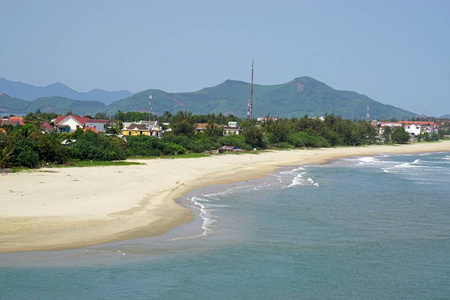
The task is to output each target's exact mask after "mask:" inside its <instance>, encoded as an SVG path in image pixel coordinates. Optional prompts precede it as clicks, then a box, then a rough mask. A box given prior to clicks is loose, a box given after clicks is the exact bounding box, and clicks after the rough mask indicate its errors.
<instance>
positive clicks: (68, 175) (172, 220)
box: [0, 141, 450, 252]
mask: <svg viewBox="0 0 450 300" xmlns="http://www.w3.org/2000/svg"><path fill="white" fill-rule="evenodd" d="M440 151H446V152H448V151H450V141H443V142H436V143H417V144H412V145H402V146H367V147H342V148H326V149H315V150H290V151H268V152H263V153H259V154H230V155H220V156H210V157H203V158H193V159H152V160H137V161H138V162H140V163H142V164H140V165H130V166H109V167H88V168H61V169H59V168H58V169H50V168H49V169H40V170H35V171H32V172H21V173H9V174H3V175H0V191H1V197H0V252H20V251H40V250H61V249H72V248H82V247H87V246H91V245H95V244H101V243H106V242H112V241H118V240H126V239H133V238H139V237H150V236H155V235H160V234H162V233H164V232H167V231H169V230H171V229H172V228H174V227H177V226H180V225H182V224H184V223H187V222H189V221H191V220H193V217H194V216H193V214H192V213H191V212H190V211H189V210H188V209H187V208H185V207H183V206H181V205H179V204H178V203H176V202H175V200H176V199H177V198H179V197H181V196H182V195H184V194H185V193H187V192H188V191H191V190H194V189H198V188H201V187H205V186H209V185H215V184H224V183H232V182H238V181H243V180H249V179H255V178H260V177H264V176H266V175H268V174H270V173H272V172H273V171H274V170H275V169H276V168H279V167H283V166H288V165H305V164H316V163H325V162H327V161H329V160H333V159H337V158H342V157H349V156H373V155H377V154H380V153H393V154H395V153H419V152H440Z"/></svg>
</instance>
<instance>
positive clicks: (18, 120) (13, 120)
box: [1, 117, 25, 126]
mask: <svg viewBox="0 0 450 300" xmlns="http://www.w3.org/2000/svg"><path fill="white" fill-rule="evenodd" d="M1 125H11V126H23V125H25V123H24V121H23V117H10V118H9V119H6V120H5V119H3V121H2V122H1Z"/></svg>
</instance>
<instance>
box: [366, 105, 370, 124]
mask: <svg viewBox="0 0 450 300" xmlns="http://www.w3.org/2000/svg"><path fill="white" fill-rule="evenodd" d="M366 121H367V122H370V113H369V105H367V114H366Z"/></svg>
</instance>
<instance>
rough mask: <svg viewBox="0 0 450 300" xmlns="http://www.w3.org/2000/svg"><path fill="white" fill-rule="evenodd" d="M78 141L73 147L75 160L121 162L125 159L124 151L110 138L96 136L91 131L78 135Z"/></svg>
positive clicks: (101, 135)
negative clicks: (120, 160)
mask: <svg viewBox="0 0 450 300" xmlns="http://www.w3.org/2000/svg"><path fill="white" fill-rule="evenodd" d="M77 138H78V139H77V141H76V142H75V143H74V144H73V145H72V146H71V150H72V154H73V156H74V157H75V158H79V159H82V160H102V161H110V160H119V159H124V158H125V153H124V151H123V149H121V148H120V147H118V146H117V145H116V144H115V143H114V142H113V141H112V140H111V139H110V138H108V136H106V135H103V134H96V133H94V132H92V131H90V130H88V131H86V132H85V133H83V134H78V136H77Z"/></svg>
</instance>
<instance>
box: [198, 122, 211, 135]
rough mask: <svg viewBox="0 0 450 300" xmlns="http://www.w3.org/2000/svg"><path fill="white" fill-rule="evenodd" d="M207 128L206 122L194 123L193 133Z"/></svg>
mask: <svg viewBox="0 0 450 300" xmlns="http://www.w3.org/2000/svg"><path fill="white" fill-rule="evenodd" d="M207 128H208V123H197V124H195V133H202V132H205V131H206V129H207Z"/></svg>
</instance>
